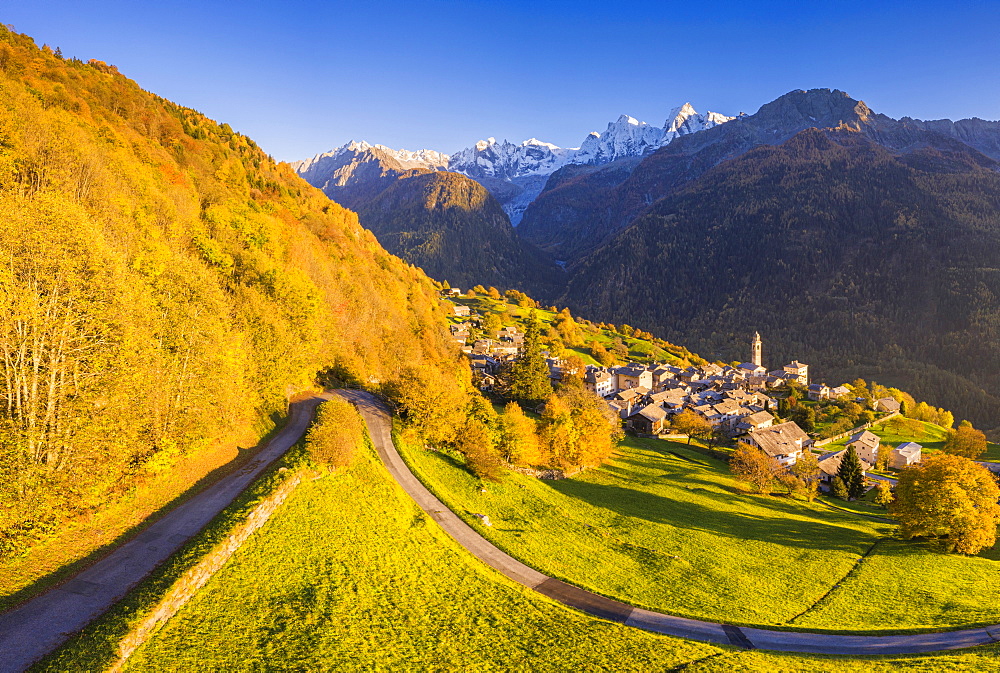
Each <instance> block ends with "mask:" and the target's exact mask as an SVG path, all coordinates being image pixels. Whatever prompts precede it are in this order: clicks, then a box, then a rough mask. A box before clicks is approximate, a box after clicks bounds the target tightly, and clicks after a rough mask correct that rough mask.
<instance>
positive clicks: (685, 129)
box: [658, 103, 735, 147]
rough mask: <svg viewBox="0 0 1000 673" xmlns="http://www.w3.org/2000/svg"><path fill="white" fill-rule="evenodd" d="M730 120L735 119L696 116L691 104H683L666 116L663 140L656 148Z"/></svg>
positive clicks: (713, 114) (706, 114)
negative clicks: (679, 137) (678, 137)
mask: <svg viewBox="0 0 1000 673" xmlns="http://www.w3.org/2000/svg"><path fill="white" fill-rule="evenodd" d="M732 119H735V117H727V116H726V115H722V114H719V113H718V112H707V113H705V114H698V111H697V110H695V109H694V106H692V105H691V103H685V104H684V105H682V106H680V107H678V108H674V109H673V110H671V111H670V114H669V115H667V121H666V123H665V124H664V125H663V138H662V140H661V141H660V144H659V145H658V146H659V147H663V146H664V145H666V144H668V143H670V142H671V141H672V140H673V139H674V138H676V137H677V136H683V135H687V134H688V133H694V132H695V131H704V130H705V129H710V128H712V127H713V126H718V125H719V124H724V123H726V122H727V121H730V120H732Z"/></svg>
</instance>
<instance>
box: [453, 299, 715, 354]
mask: <svg viewBox="0 0 1000 673" xmlns="http://www.w3.org/2000/svg"><path fill="white" fill-rule="evenodd" d="M451 301H453V302H455V303H456V304H462V305H464V306H468V307H470V308H471V309H472V310H473V311H478V312H479V313H480V314H482V315H484V316H485V315H486V314H487V313H497V314H498V315H500V318H501V322H502V323H503V324H504V325H505V326H508V325H514V326H517V327H518V328H520V329H524V320H525V318H527V316H528V311H529V310H530V309H525V308H519V307H518V306H517V305H516V304H511V303H507V302H505V301H502V300H496V299H490V298H489V297H487V296H484V295H479V296H476V297H471V298H470V297H465V296H462V297H455V298H453V299H452V300H451ZM535 311H536V315H537V317H538V320H539V322H540V323H541V325H542V330H543V331H544V330H545V328H547V327H548V326H549V325H552V324H553V323H555V320H556V313H554V312H552V311H548V310H545V309H535ZM465 320H466V318H460V317H458V316H451V319H450V321H451V322H453V323H456V322H464V321H465ZM580 327H581V335H582V337H583V340H584V341H585V342H588V343H589V342H590V341H596V342H598V343H601V344H603V345H604V346H605V347H606V348H608V349H610V348H611V344H612V343H613V342H614V340H615V337H617V338H619V339H621V340H622V342H623V343H624V344H625V345H626V346H628V349H629V359H630V360H635V361H637V362H653V361H656V362H667V363H669V364H673V365H678V366H687V365H688V364H691V362H692V361H697V362H702V359H701V358H699V357H698V356H697V355H694V354H692V353H687V352H686V351H685V349H683V348H680V347H676V346H674V347H672V348H673V349H674V352H671V351H669V350H665V349H663V348H660V347H659V346H656V345H655V344H653V343H652V342H650V341H647V340H646V339H635V338H632V337H626V336H624V335H622V334H618V333H615V332H612V331H610V330H606V329H599V328H596V327H595V328H594V329H593V330H590V328H588V327H586V326H584V325H583V324H580ZM566 350H567V352H572V353H575V354H576V355H579V356H580V357H581V358H582V359H583V361H584V362H585V363H586V364H590V365H596V364H599V363H598V362H597V360H595V359H594V358H593V357H592V356H591V355H590V348H588V347H587V346H571V345H569V344H567V345H566Z"/></svg>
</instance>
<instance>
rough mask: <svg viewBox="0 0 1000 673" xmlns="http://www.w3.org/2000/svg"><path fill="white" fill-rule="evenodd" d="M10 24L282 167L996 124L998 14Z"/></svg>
mask: <svg viewBox="0 0 1000 673" xmlns="http://www.w3.org/2000/svg"><path fill="white" fill-rule="evenodd" d="M0 20H2V21H3V22H4V23H8V24H11V25H13V26H14V27H15V29H17V30H18V31H19V32H22V33H27V34H29V35H31V36H32V37H34V38H35V40H36V42H38V43H39V44H42V43H46V44H49V45H51V46H53V47H60V48H61V49H62V51H63V53H64V54H66V55H67V56H76V57H79V58H82V59H89V58H97V59H100V60H103V61H106V62H108V63H113V64H114V65H116V66H118V68H119V69H120V70H121V71H122V72H123V73H125V74H126V75H128V76H129V77H131V78H133V79H135V80H136V81H138V82H139V84H140V85H141V86H143V87H144V88H146V89H148V90H150V91H154V92H156V93H158V94H160V95H162V96H165V97H167V98H170V99H171V100H174V101H176V102H178V103H180V104H182V105H187V106H189V107H193V108H195V109H198V110H200V111H202V112H204V113H205V114H207V115H209V116H210V117H212V118H214V119H217V120H219V121H225V122H228V123H230V124H231V125H232V126H233V127H234V128H236V129H238V130H240V131H241V132H243V133H245V134H247V135H249V136H251V137H252V138H254V139H255V140H256V141H257V142H258V143H259V144H260V145H261V146H262V147H263V148H264V149H265V150H267V151H268V152H270V153H271V154H273V155H274V156H275V157H276V158H278V159H284V160H293V159H300V158H304V157H307V156H311V155H312V154H315V153H317V152H321V151H325V150H328V149H330V148H332V147H335V146H337V145H340V144H343V143H344V142H346V141H348V140H351V139H359V140H367V141H369V142H372V143H382V144H385V145H389V146H391V147H405V148H407V149H419V148H424V147H426V148H431V149H438V150H441V151H445V152H453V151H455V150H458V149H461V148H462V147H466V146H468V145H471V144H472V143H473V142H475V141H476V140H478V139H480V138H485V137H487V136H495V137H497V138H498V139H501V140H502V139H505V138H506V139H509V140H511V141H513V142H519V141H521V140H524V139H526V138H529V137H532V136H535V137H538V138H540V139H542V140H546V141H548V142H553V143H556V144H558V145H562V146H576V145H578V144H579V143H580V141H581V140H582V139H583V138H584V136H585V135H586V134H587V133H588V132H590V131H594V130H598V131H599V130H603V129H604V127H605V126H606V124H607V122H609V121H611V120H613V119H615V118H617V117H618V115H619V114H622V113H625V114H630V115H632V116H634V117H638V118H639V119H642V120H644V121H648V122H650V123H656V124H662V123H663V121H664V118H665V116H666V114H667V112H668V111H669V110H670V108H672V107H674V106H677V105H680V104H682V103H684V102H687V101H690V102H691V103H692V104H693V105H694V106H695V108H696V109H697V110H698V111H699V112H704V111H706V110H713V111H717V112H723V113H726V114H736V113H738V112H740V111H744V112H748V113H752V112H754V111H756V110H757V108H758V107H760V105H762V104H764V103H766V102H768V101H770V100H773V99H774V98H776V97H778V96H779V95H781V94H783V93H786V92H788V91H790V90H793V89H800V88H813V87H830V88H838V89H842V90H844V91H847V92H848V93H850V94H851V95H852V96H854V97H855V98H860V99H862V100H864V101H866V102H867V103H868V104H869V105H870V106H871V107H872V108H873V109H875V110H876V111H878V112H883V113H885V114H888V115H890V116H892V117H900V116H903V115H909V116H912V117H918V118H924V119H937V118H942V117H949V118H952V119H959V118H962V117H972V116H978V117H982V118H985V119H1000V2H953V3H941V2H924V1H923V0H911V1H908V2H871V1H870V0H869V1H867V2H853V1H848V0H845V1H843V2H836V3H834V2H801V1H800V2H770V3H753V2H725V1H723V0H719V1H716V2H702V3H695V2H688V3H670V2H662V1H661V2H644V1H642V0H635V1H634V2H631V3H611V2H588V1H586V0H577V1H574V2H562V1H553V2H545V1H543V0H538V1H536V2H520V1H510V2H496V1H473V0H468V1H465V2H457V1H452V0H438V1H430V2H425V1H420V0H414V1H412V2H372V1H365V0H360V1H357V2H336V1H327V2H313V1H305V0H300V1H295V0H289V1H286V2H280V3H279V2H237V1H234V0H230V1H229V2H219V1H217V0H198V1H189V0H178V1H167V0H159V1H151V2H146V1H141V0H127V1H123V0H118V1H110V0H89V1H88V2H80V1H79V0H16V1H15V0H0Z"/></svg>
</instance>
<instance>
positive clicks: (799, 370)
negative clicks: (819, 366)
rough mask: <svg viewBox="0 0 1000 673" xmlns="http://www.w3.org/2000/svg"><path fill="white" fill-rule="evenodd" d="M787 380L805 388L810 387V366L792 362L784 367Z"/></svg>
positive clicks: (796, 361) (795, 361)
mask: <svg viewBox="0 0 1000 673" xmlns="http://www.w3.org/2000/svg"><path fill="white" fill-rule="evenodd" d="M783 369H784V372H785V374H786V375H790V376H786V378H788V379H791V380H793V381H798V382H799V383H801V384H802V385H804V386H807V385H809V365H805V364H802V363H801V362H799V361H798V360H792V361H791V362H790V363H788V364H787V365H785V366H784V367H783Z"/></svg>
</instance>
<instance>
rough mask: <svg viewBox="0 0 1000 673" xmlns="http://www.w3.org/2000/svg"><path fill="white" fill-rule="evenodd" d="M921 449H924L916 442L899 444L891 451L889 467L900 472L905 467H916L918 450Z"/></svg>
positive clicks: (918, 457)
mask: <svg viewBox="0 0 1000 673" xmlns="http://www.w3.org/2000/svg"><path fill="white" fill-rule="evenodd" d="M922 448H924V447H922V446H920V445H919V444H917V443H916V442H906V443H905V444H900V445H899V446H897V447H896V448H895V449H893V450H892V458H890V459H889V465H890V466H891V467H894V468H896V469H897V470H901V469H903V468H904V467H906V466H907V465H916V464H917V463H919V462H920V450H921V449H922Z"/></svg>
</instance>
